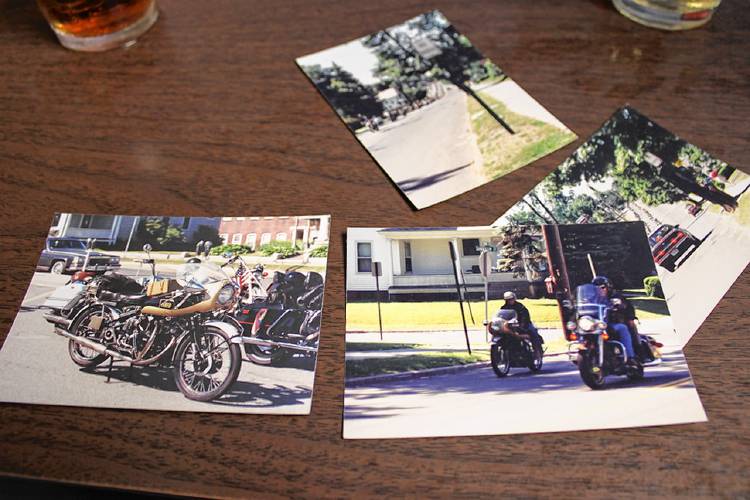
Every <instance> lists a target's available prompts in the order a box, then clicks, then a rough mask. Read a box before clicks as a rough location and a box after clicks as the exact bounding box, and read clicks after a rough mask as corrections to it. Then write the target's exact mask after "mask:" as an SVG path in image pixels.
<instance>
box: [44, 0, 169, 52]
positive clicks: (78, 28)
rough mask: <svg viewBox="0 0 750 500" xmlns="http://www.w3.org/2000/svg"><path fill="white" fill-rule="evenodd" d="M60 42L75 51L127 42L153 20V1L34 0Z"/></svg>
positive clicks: (150, 24)
mask: <svg viewBox="0 0 750 500" xmlns="http://www.w3.org/2000/svg"><path fill="white" fill-rule="evenodd" d="M37 3H38V4H39V8H40V9H41V10H42V12H43V13H44V16H45V17H46V18H47V21H49V23H50V26H51V27H52V29H53V30H54V32H55V34H56V35H57V37H58V39H59V40H60V42H61V43H62V44H63V45H64V46H65V47H68V48H70V49H74V50H89V51H98V50H107V49H111V48H114V47H119V46H123V45H129V44H131V43H133V42H135V40H136V39H137V38H138V37H139V36H140V35H142V34H143V33H145V32H146V31H147V30H148V29H149V28H150V27H151V26H152V25H153V24H154V22H155V21H156V19H157V17H158V11H157V9H156V0H37Z"/></svg>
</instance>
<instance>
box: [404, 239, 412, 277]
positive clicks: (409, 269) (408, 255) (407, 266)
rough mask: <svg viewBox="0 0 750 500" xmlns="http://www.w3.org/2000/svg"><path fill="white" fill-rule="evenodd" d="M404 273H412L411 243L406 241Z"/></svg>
mask: <svg viewBox="0 0 750 500" xmlns="http://www.w3.org/2000/svg"><path fill="white" fill-rule="evenodd" d="M404 272H405V273H410V272H412V266H411V242H410V241H405V242H404Z"/></svg>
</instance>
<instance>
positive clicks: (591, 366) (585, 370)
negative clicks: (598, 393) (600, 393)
mask: <svg viewBox="0 0 750 500" xmlns="http://www.w3.org/2000/svg"><path fill="white" fill-rule="evenodd" d="M595 357H596V353H595V352H594V351H585V352H582V353H580V354H579V355H578V372H579V373H580V374H581V379H583V383H584V384H586V385H587V386H589V387H590V388H592V389H594V390H599V389H604V378H605V377H604V370H602V368H601V367H598V366H596V362H595V360H594V358H595Z"/></svg>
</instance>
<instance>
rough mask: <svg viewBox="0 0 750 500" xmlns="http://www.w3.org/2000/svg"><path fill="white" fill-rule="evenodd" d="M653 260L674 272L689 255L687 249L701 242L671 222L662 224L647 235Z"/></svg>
mask: <svg viewBox="0 0 750 500" xmlns="http://www.w3.org/2000/svg"><path fill="white" fill-rule="evenodd" d="M648 242H649V245H650V246H651V254H652V255H653V256H654V262H656V264H657V265H659V266H661V267H663V268H664V269H666V270H667V271H670V272H674V270H675V269H677V267H679V265H680V264H682V262H683V261H684V260H685V259H687V258H688V256H689V255H690V253H689V251H690V250H692V249H694V248H695V247H697V246H698V245H700V244H701V242H700V240H699V239H698V238H696V237H695V236H693V235H692V234H690V233H689V232H688V231H687V230H685V229H682V228H680V227H679V226H673V225H671V224H662V225H661V226H659V228H658V229H656V231H654V232H653V233H651V235H649V237H648Z"/></svg>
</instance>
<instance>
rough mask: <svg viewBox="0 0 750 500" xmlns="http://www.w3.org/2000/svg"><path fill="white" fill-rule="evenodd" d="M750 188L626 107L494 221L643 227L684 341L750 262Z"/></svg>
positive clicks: (748, 180)
mask: <svg viewBox="0 0 750 500" xmlns="http://www.w3.org/2000/svg"><path fill="white" fill-rule="evenodd" d="M748 187H750V176H748V175H747V174H745V173H743V172H741V171H739V170H737V169H735V168H734V167H732V166H730V165H728V164H727V163H725V162H723V161H721V160H718V159H716V158H713V157H712V156H711V155H709V154H708V153H706V152H705V151H703V150H702V149H700V148H698V147H696V146H694V145H692V144H690V143H687V142H686V141H684V140H682V139H680V138H679V137H677V136H675V135H674V134H672V133H670V132H669V131H667V130H665V129H664V128H662V127H660V126H659V125H657V124H655V123H654V122H652V121H651V120H649V119H648V118H647V117H645V116H643V115H641V114H640V113H638V112H637V111H636V110H634V109H633V108H630V107H625V108H622V109H620V110H619V111H617V112H616V113H615V114H614V115H613V116H612V117H611V118H610V119H609V120H608V121H607V122H606V123H605V124H604V125H603V126H602V127H601V129H599V130H598V131H597V132H596V133H595V134H594V135H592V137H591V138H590V139H589V140H588V141H586V142H585V143H584V144H582V145H581V146H580V147H579V148H578V149H577V150H576V151H575V152H574V153H573V154H572V155H571V156H570V157H569V158H568V159H567V160H565V161H564V162H563V163H562V164H561V165H560V167H558V168H557V169H556V170H554V171H553V172H552V173H550V174H549V175H548V176H547V177H546V178H545V179H544V180H543V181H542V182H541V183H539V185H537V187H535V188H534V189H533V190H532V191H530V192H529V193H528V194H527V195H526V196H524V198H523V199H522V200H521V201H519V202H518V203H516V204H515V205H514V206H513V207H511V209H510V210H508V211H507V212H506V213H505V214H504V215H503V216H501V217H500V218H499V219H498V220H497V221H496V222H495V224H494V225H495V226H497V227H499V228H501V229H503V228H507V227H508V226H514V225H515V226H524V225H528V224H570V223H591V222H617V221H633V220H641V221H643V222H644V224H645V226H646V230H647V232H648V234H649V236H650V237H649V242H650V245H651V249H652V253H653V257H654V259H655V261H656V263H657V269H658V271H659V276H660V279H661V286H662V287H663V290H664V294H665V296H666V298H667V300H668V302H669V305H670V308H671V310H672V312H673V314H674V315H675V327H676V329H677V333H678V336H679V337H680V339H681V340H682V342H683V344H684V343H686V342H687V341H688V340H689V339H690V337H691V336H692V335H693V334H694V333H695V331H696V330H697V328H698V327H699V326H700V324H701V323H702V322H703V320H705V318H706V317H707V316H708V314H709V313H710V312H711V310H712V309H713V308H714V306H715V305H716V304H717V303H718V302H719V300H720V299H721V297H722V296H723V295H724V293H725V292H726V291H727V290H728V289H729V287H730V286H731V285H732V283H733V282H734V281H735V279H736V278H737V276H739V274H740V273H741V272H742V270H743V269H744V268H745V266H746V265H747V263H748V262H750V250H748V248H750V206H749V204H748V202H747V201H745V198H744V195H745V192H746V191H747V189H748ZM709 282H710V283H712V286H711V287H708V288H707V287H705V286H703V285H704V284H705V283H709ZM696 290H700V293H695V291H696Z"/></svg>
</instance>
